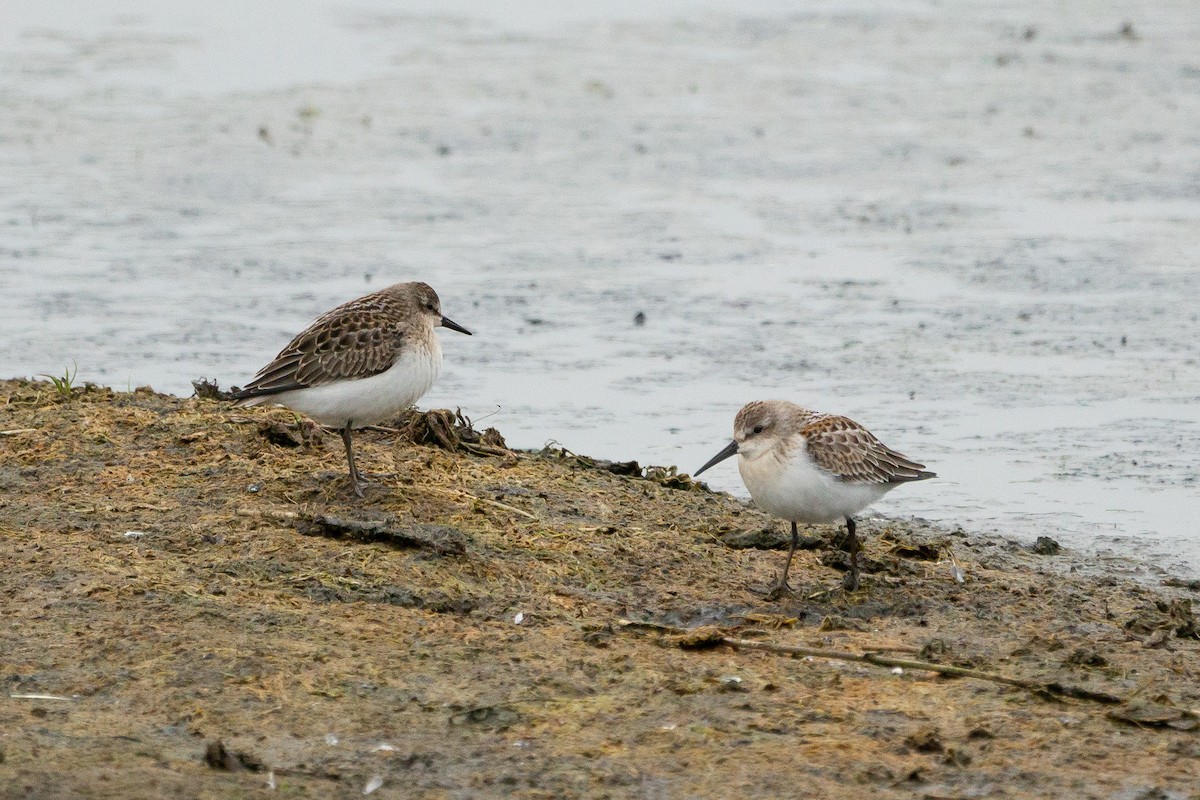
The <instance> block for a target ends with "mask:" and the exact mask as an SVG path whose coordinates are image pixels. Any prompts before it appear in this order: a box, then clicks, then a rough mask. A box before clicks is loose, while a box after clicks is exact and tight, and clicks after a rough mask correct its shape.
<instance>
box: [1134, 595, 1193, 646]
mask: <svg viewBox="0 0 1200 800" xmlns="http://www.w3.org/2000/svg"><path fill="white" fill-rule="evenodd" d="M1125 630H1127V631H1129V632H1130V633H1133V634H1137V635H1140V636H1145V635H1153V634H1160V633H1165V634H1167V635H1174V636H1176V637H1178V638H1180V639H1200V627H1198V626H1197V621H1196V615H1195V614H1194V613H1193V612H1192V601H1191V600H1190V599H1182V598H1179V599H1174V600H1155V601H1153V603H1152V604H1150V605H1148V606H1143V607H1142V608H1140V609H1138V610H1137V612H1136V613H1135V614H1134V615H1133V616H1132V617H1130V618H1129V619H1127V620H1126V621H1125Z"/></svg>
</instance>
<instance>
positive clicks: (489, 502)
mask: <svg viewBox="0 0 1200 800" xmlns="http://www.w3.org/2000/svg"><path fill="white" fill-rule="evenodd" d="M423 488H424V489H425V490H426V491H430V492H441V493H442V494H453V495H458V496H460V497H467V498H470V499H471V500H475V501H477V502H480V503H484V504H486V505H489V506H495V507H496V508H502V509H504V510H505V511H511V512H512V513H514V514H520V515H521V516H522V517H526V518H528V519H532V520H536V519H537V517H536V516H534V515H533V514H530V513H529V512H528V511H523V510H521V509H519V508H517V507H516V506H510V505H508V504H507V503H501V502H500V501H498V500H488V499H487V498H486V497H479V496H477V495H473V494H471V493H470V492H464V491H463V490H462V489H444V488H442V487H440V486H426V487H423Z"/></svg>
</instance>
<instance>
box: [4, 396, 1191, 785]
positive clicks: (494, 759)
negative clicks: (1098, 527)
mask: <svg viewBox="0 0 1200 800" xmlns="http://www.w3.org/2000/svg"><path fill="white" fill-rule="evenodd" d="M279 431H284V432H290V433H291V436H281V435H278V432H279ZM473 448H474V449H473ZM481 448H482V449H481ZM356 449H358V457H359V464H360V467H361V468H363V470H364V472H365V473H366V474H367V477H368V478H369V479H370V480H371V485H370V486H369V487H368V488H367V490H366V497H365V498H364V499H362V500H358V499H356V498H354V497H353V495H352V494H350V492H349V491H348V487H347V485H346V479H345V474H344V461H343V454H342V452H341V445H340V441H339V440H338V439H337V437H336V435H334V434H329V433H325V432H323V431H322V430H321V429H319V428H312V427H311V426H310V425H309V424H308V423H307V422H305V421H304V420H301V419H298V418H297V417H296V416H295V415H293V414H291V413H290V412H287V411H285V410H282V409H234V408H232V407H231V406H230V405H229V404H228V403H225V402H221V401H219V400H210V399H195V398H193V399H188V400H181V399H178V398H175V397H171V396H167V395H160V394H155V393H153V392H151V391H149V390H138V391H134V392H114V391H112V390H110V389H99V388H75V389H74V390H71V391H69V392H64V391H59V390H57V389H56V388H55V387H54V386H53V385H52V384H50V383H45V382H28V381H6V382H0V489H2V492H0V563H2V564H3V569H2V570H0V609H2V610H3V619H4V625H3V626H2V627H0V680H3V682H4V688H5V693H4V695H3V696H0V796H3V797H21V798H60V797H88V798H140V797H147V798H149V797H163V796H171V797H232V796H239V797H241V796H257V795H258V794H259V793H263V794H266V793H271V795H272V796H286V797H334V796H337V797H349V796H361V795H362V794H363V793H364V792H368V791H369V793H370V794H371V796H374V797H420V798H458V797H521V798H557V797H664V798H666V797H712V798H718V797H732V796H739V797H763V798H767V797H792V796H813V797H861V796H871V797H877V798H893V797H895V798H901V797H903V798H910V797H928V798H942V797H955V798H959V797H964V798H965V797H1048V796H1056V797H1077V798H1134V797H1169V798H1176V797H1178V798H1191V797H1195V796H1196V793H1197V791H1198V790H1197V784H1196V779H1195V768H1194V764H1195V763H1196V762H1195V758H1196V757H1197V756H1200V740H1198V739H1197V738H1196V735H1197V734H1196V731H1195V728H1196V727H1197V720H1196V716H1195V710H1196V709H1197V707H1200V688H1198V687H1200V682H1198V681H1197V678H1198V675H1197V673H1198V672H1200V658H1198V656H1200V640H1198V638H1200V629H1198V625H1197V621H1196V616H1195V614H1196V612H1195V610H1194V609H1193V604H1192V600H1193V598H1194V596H1195V590H1194V589H1189V588H1188V587H1187V586H1161V585H1151V584H1148V583H1145V582H1135V581H1133V580H1130V579H1127V578H1124V577H1114V576H1112V575H1108V574H1105V573H1104V572H1102V571H1100V570H1097V569H1096V568H1095V565H1094V564H1093V563H1091V562H1089V561H1088V560H1087V559H1086V558H1084V557H1083V556H1080V555H1079V554H1078V553H1076V552H1074V551H1072V550H1070V549H1066V548H1063V549H1061V550H1059V551H1057V552H1053V553H1052V552H1049V551H1048V549H1046V548H1043V549H1042V550H1041V551H1035V549H1034V548H1031V547H1027V546H1023V545H1021V544H1018V543H1016V542H1014V541H1011V540H1008V539H1006V538H1004V537H1001V536H995V535H985V536H981V535H974V534H972V533H969V532H965V531H962V530H957V529H948V528H944V527H935V526H930V525H926V524H922V523H917V522H902V521H896V520H887V519H873V518H864V519H863V521H862V525H861V526H860V533H861V534H863V535H864V540H865V542H864V544H865V549H864V558H863V567H864V579H863V587H862V589H861V590H860V591H858V592H855V593H853V594H849V595H847V594H846V593H844V592H841V591H833V589H834V587H836V586H838V585H839V582H840V578H841V574H842V573H841V570H842V569H844V560H843V557H842V554H841V553H840V551H839V550H838V549H837V531H836V529H834V528H821V527H817V528H813V529H809V530H805V531H804V532H803V533H804V535H805V540H804V545H805V549H802V550H800V551H798V552H797V554H796V560H795V563H794V565H793V586H795V587H796V589H797V591H796V594H795V595H794V596H792V597H790V598H784V599H782V600H780V601H774V602H768V601H767V600H765V599H764V592H765V590H766V589H767V588H768V587H769V586H770V585H771V582H772V581H773V580H774V579H775V577H776V575H777V573H778V571H779V570H780V569H781V568H782V565H783V560H784V556H785V553H786V551H785V550H784V549H783V548H784V546H785V541H786V540H785V538H784V536H783V526H782V525H781V524H779V523H776V522H772V521H771V520H769V519H768V518H767V517H765V516H764V515H762V514H760V513H759V512H757V511H755V510H753V509H752V508H749V507H747V506H746V505H745V504H744V503H743V502H741V501H739V500H737V499H735V498H733V497H730V496H728V495H725V494H718V493H712V492H710V491H708V490H707V488H706V487H704V486H703V485H702V484H697V483H695V482H693V481H691V480H690V478H687V477H686V476H683V475H680V474H678V472H677V471H676V470H674V469H671V468H667V469H661V468H644V467H641V466H636V465H635V466H629V465H621V468H620V469H616V470H614V469H613V468H612V466H613V465H612V463H611V462H597V461H594V460H592V459H588V458H586V457H583V456H578V455H575V454H571V453H567V452H565V451H562V450H557V449H547V450H543V451H539V452H526V451H512V450H509V449H507V448H506V447H505V446H504V444H503V438H502V437H501V436H500V435H499V434H498V433H495V432H485V433H478V432H475V431H474V430H473V429H472V428H471V427H470V425H469V423H468V421H467V420H465V419H462V418H459V417H457V416H456V415H455V414H454V413H452V412H432V413H431V414H430V415H419V414H413V415H410V416H409V417H407V418H405V419H401V420H397V421H395V423H393V424H389V425H387V426H383V427H382V428H380V429H377V430H368V431H364V432H363V433H362V434H361V435H360V436H357V437H356ZM312 534H316V535H312ZM839 655H840V657H839ZM901 665H903V666H901Z"/></svg>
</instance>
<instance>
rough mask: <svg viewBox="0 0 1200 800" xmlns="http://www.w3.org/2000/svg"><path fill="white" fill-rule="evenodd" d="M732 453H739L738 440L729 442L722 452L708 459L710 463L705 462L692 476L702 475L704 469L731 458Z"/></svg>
mask: <svg viewBox="0 0 1200 800" xmlns="http://www.w3.org/2000/svg"><path fill="white" fill-rule="evenodd" d="M732 455H737V442H730V443H729V444H727V445H725V449H724V450H722V451H721V452H719V453H717V454H716V455H715V456H713V457H712V458H710V459H709V460H708V463H707V464H705V465H704V466H703V467H701V468H700V469H698V470H696V474H695V475H693V476H692V477H693V478H698V477H700V473H701V472H704V470H706V469H708V468H709V467H711V466H712V465H713V464H720V463H721V462H722V461H724V460H725V459H727V458H729V457H730V456H732Z"/></svg>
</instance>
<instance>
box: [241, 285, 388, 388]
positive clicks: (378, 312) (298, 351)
mask: <svg viewBox="0 0 1200 800" xmlns="http://www.w3.org/2000/svg"><path fill="white" fill-rule="evenodd" d="M404 338H405V337H404V327H403V326H402V325H401V324H400V313H399V309H397V307H396V306H395V304H394V303H391V302H389V301H388V298H387V297H386V296H383V295H381V294H380V293H376V294H370V295H367V296H366V297H360V298H359V299H357V300H352V301H350V302H349V303H346V304H344V305H341V306H338V307H337V308H335V309H333V310H332V311H330V312H328V313H327V314H325V315H323V316H322V317H320V318H319V319H318V320H317V321H316V322H314V323H313V324H312V325H310V326H308V328H307V329H306V330H304V332H302V333H301V334H300V335H298V336H297V337H296V338H295V339H292V341H291V342H290V343H289V344H288V346H287V347H285V348H283V350H281V351H280V352H279V355H277V356H275V359H274V360H273V361H272V362H271V363H270V364H267V365H266V366H265V367H263V368H262V369H261V370H259V371H258V374H257V375H255V376H254V380H252V381H250V383H248V384H247V385H246V387H245V388H244V389H242V390H241V391H240V392H238V393H237V394H235V395H234V398H235V399H236V400H249V399H251V398H254V397H263V396H266V395H272V394H279V393H280V392H288V391H292V390H293V389H304V388H307V387H310V386H320V385H322V384H326V383H332V382H334V381H347V380H357V379H360V378H369V377H371V376H372V375H378V374H379V373H381V372H384V371H386V370H388V369H389V368H391V366H392V365H393V364H395V363H396V359H397V358H398V357H399V355H400V351H401V348H402V347H403V346H404Z"/></svg>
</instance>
